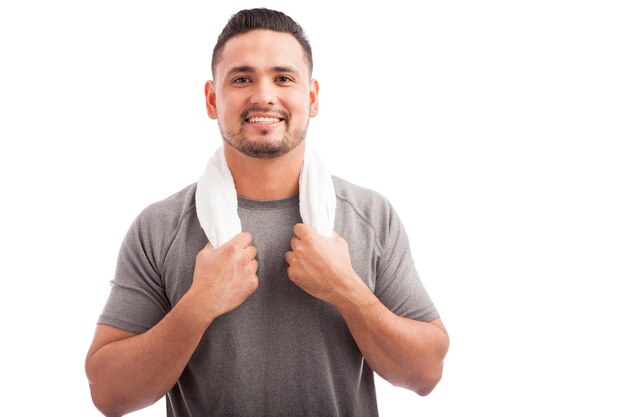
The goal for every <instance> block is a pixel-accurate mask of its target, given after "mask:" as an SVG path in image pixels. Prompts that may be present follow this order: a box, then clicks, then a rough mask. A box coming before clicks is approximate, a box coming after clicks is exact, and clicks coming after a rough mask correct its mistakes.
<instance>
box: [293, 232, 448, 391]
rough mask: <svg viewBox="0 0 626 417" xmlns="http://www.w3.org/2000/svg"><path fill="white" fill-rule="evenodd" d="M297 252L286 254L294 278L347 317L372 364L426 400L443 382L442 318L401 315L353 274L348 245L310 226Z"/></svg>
mask: <svg viewBox="0 0 626 417" xmlns="http://www.w3.org/2000/svg"><path fill="white" fill-rule="evenodd" d="M294 233H295V235H296V236H295V237H294V238H293V239H292V242H291V247H292V251H289V252H287V253H286V254H285V258H286V260H287V262H288V263H289V268H288V270H287V273H288V275H289V278H290V279H291V280H292V281H293V282H294V283H295V284H296V285H298V286H299V287H300V288H302V289H303V290H305V291H307V292H308V293H309V294H311V295H312V296H314V297H317V298H319V299H321V300H324V301H326V302H328V303H330V304H332V305H334V306H335V307H336V308H337V310H339V312H340V313H341V314H342V316H343V317H344V319H345V321H346V323H347V325H348V328H349V329H350V332H351V334H352V336H353V337H354V340H355V341H356V343H357V345H358V346H359V349H360V350H361V353H363V356H364V357H365V360H366V361H367V363H368V364H369V365H370V366H371V367H372V369H373V370H374V371H376V373H378V374H379V375H380V376H382V377H383V378H385V379H386V380H388V381H389V382H391V383H392V384H395V385H399V386H403V387H406V388H409V389H411V390H413V391H415V392H417V393H418V394H420V395H427V394H428V393H430V392H431V391H432V390H433V388H434V387H435V385H436V384H437V383H438V382H439V380H440V379H441V374H442V370H443V359H444V357H445V355H446V353H447V350H448V343H449V342H448V335H447V332H446V330H445V328H444V326H443V323H442V322H441V320H440V319H437V320H434V321H432V322H430V323H428V322H420V321H416V320H411V319H407V318H404V317H400V316H397V315H395V314H394V313H393V312H391V311H390V310H389V309H387V308H386V307H385V306H384V305H383V304H382V303H381V302H380V301H379V300H378V299H377V298H376V296H375V295H374V294H372V292H371V291H370V289H369V288H368V287H367V286H366V285H365V283H364V282H363V281H362V280H361V279H360V278H359V277H358V276H357V275H356V273H355V272H354V270H353V269H352V264H351V262H350V255H349V251H348V244H347V243H346V241H345V240H343V239H341V238H340V237H339V236H338V235H337V234H333V236H332V237H330V238H327V237H324V236H321V235H319V234H317V233H315V232H313V231H312V230H311V229H310V228H309V227H308V226H305V225H303V224H298V225H296V226H295V227H294Z"/></svg>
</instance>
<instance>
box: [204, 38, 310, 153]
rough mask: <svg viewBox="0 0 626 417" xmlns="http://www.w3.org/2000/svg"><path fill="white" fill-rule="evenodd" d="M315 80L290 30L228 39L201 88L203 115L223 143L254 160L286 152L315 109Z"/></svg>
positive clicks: (301, 134) (299, 139) (300, 137)
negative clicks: (209, 78)
mask: <svg viewBox="0 0 626 417" xmlns="http://www.w3.org/2000/svg"><path fill="white" fill-rule="evenodd" d="M317 93H318V84H317V81H315V80H311V79H310V75H309V68H308V65H307V61H306V58H305V56H304V51H303V50H302V47H301V46H300V44H299V43H298V41H297V40H296V39H295V38H294V37H293V36H292V35H290V34H288V33H280V32H274V31H269V30H253V31H251V32H248V33H246V34H243V35H237V36H234V37H233V38H231V39H229V40H228V41H227V42H226V44H225V45H224V49H223V51H222V55H221V60H220V61H219V62H218V63H217V66H216V68H215V80H213V81H209V82H207V84H206V87H205V94H206V105H207V113H208V114H209V117H210V118H212V119H217V122H218V125H219V128H220V132H221V134H222V137H223V138H224V141H225V142H226V143H227V144H228V145H230V146H232V147H233V148H234V149H236V150H237V151H239V152H241V153H243V154H245V155H248V156H251V157H254V158H263V159H269V158H275V157H278V156H281V155H284V154H286V153H288V152H290V151H291V150H293V149H294V148H295V147H296V146H298V145H299V144H300V143H301V142H302V141H303V140H304V138H305V136H306V131H307V127H308V124H309V117H314V116H316V115H317V112H318V103H317Z"/></svg>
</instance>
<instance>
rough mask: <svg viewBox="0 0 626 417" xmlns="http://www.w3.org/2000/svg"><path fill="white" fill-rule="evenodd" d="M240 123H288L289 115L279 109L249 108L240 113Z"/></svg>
mask: <svg viewBox="0 0 626 417" xmlns="http://www.w3.org/2000/svg"><path fill="white" fill-rule="evenodd" d="M241 122H242V123H243V122H245V123H258V124H275V123H280V122H287V123H288V122H289V113H287V112H286V111H285V110H283V109H279V108H271V107H267V108H260V107H250V108H248V109H246V110H244V111H243V112H242V113H241Z"/></svg>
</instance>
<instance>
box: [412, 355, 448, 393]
mask: <svg viewBox="0 0 626 417" xmlns="http://www.w3.org/2000/svg"><path fill="white" fill-rule="evenodd" d="M442 375H443V363H442V364H441V366H439V367H438V369H434V370H432V371H431V372H429V373H428V374H427V375H422V376H421V377H420V378H419V379H418V380H415V381H411V383H410V384H409V389H410V390H411V391H413V392H415V393H416V394H417V395H419V396H420V397H425V396H427V395H428V394H430V393H431V392H432V391H433V390H434V389H435V387H436V386H437V384H438V383H439V381H441V377H442Z"/></svg>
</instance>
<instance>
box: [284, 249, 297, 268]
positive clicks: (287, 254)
mask: <svg viewBox="0 0 626 417" xmlns="http://www.w3.org/2000/svg"><path fill="white" fill-rule="evenodd" d="M294 256H295V254H294V253H293V252H292V251H290V250H289V251H287V252H285V260H286V261H287V263H288V264H289V265H291V263H292V262H293V259H294Z"/></svg>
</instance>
